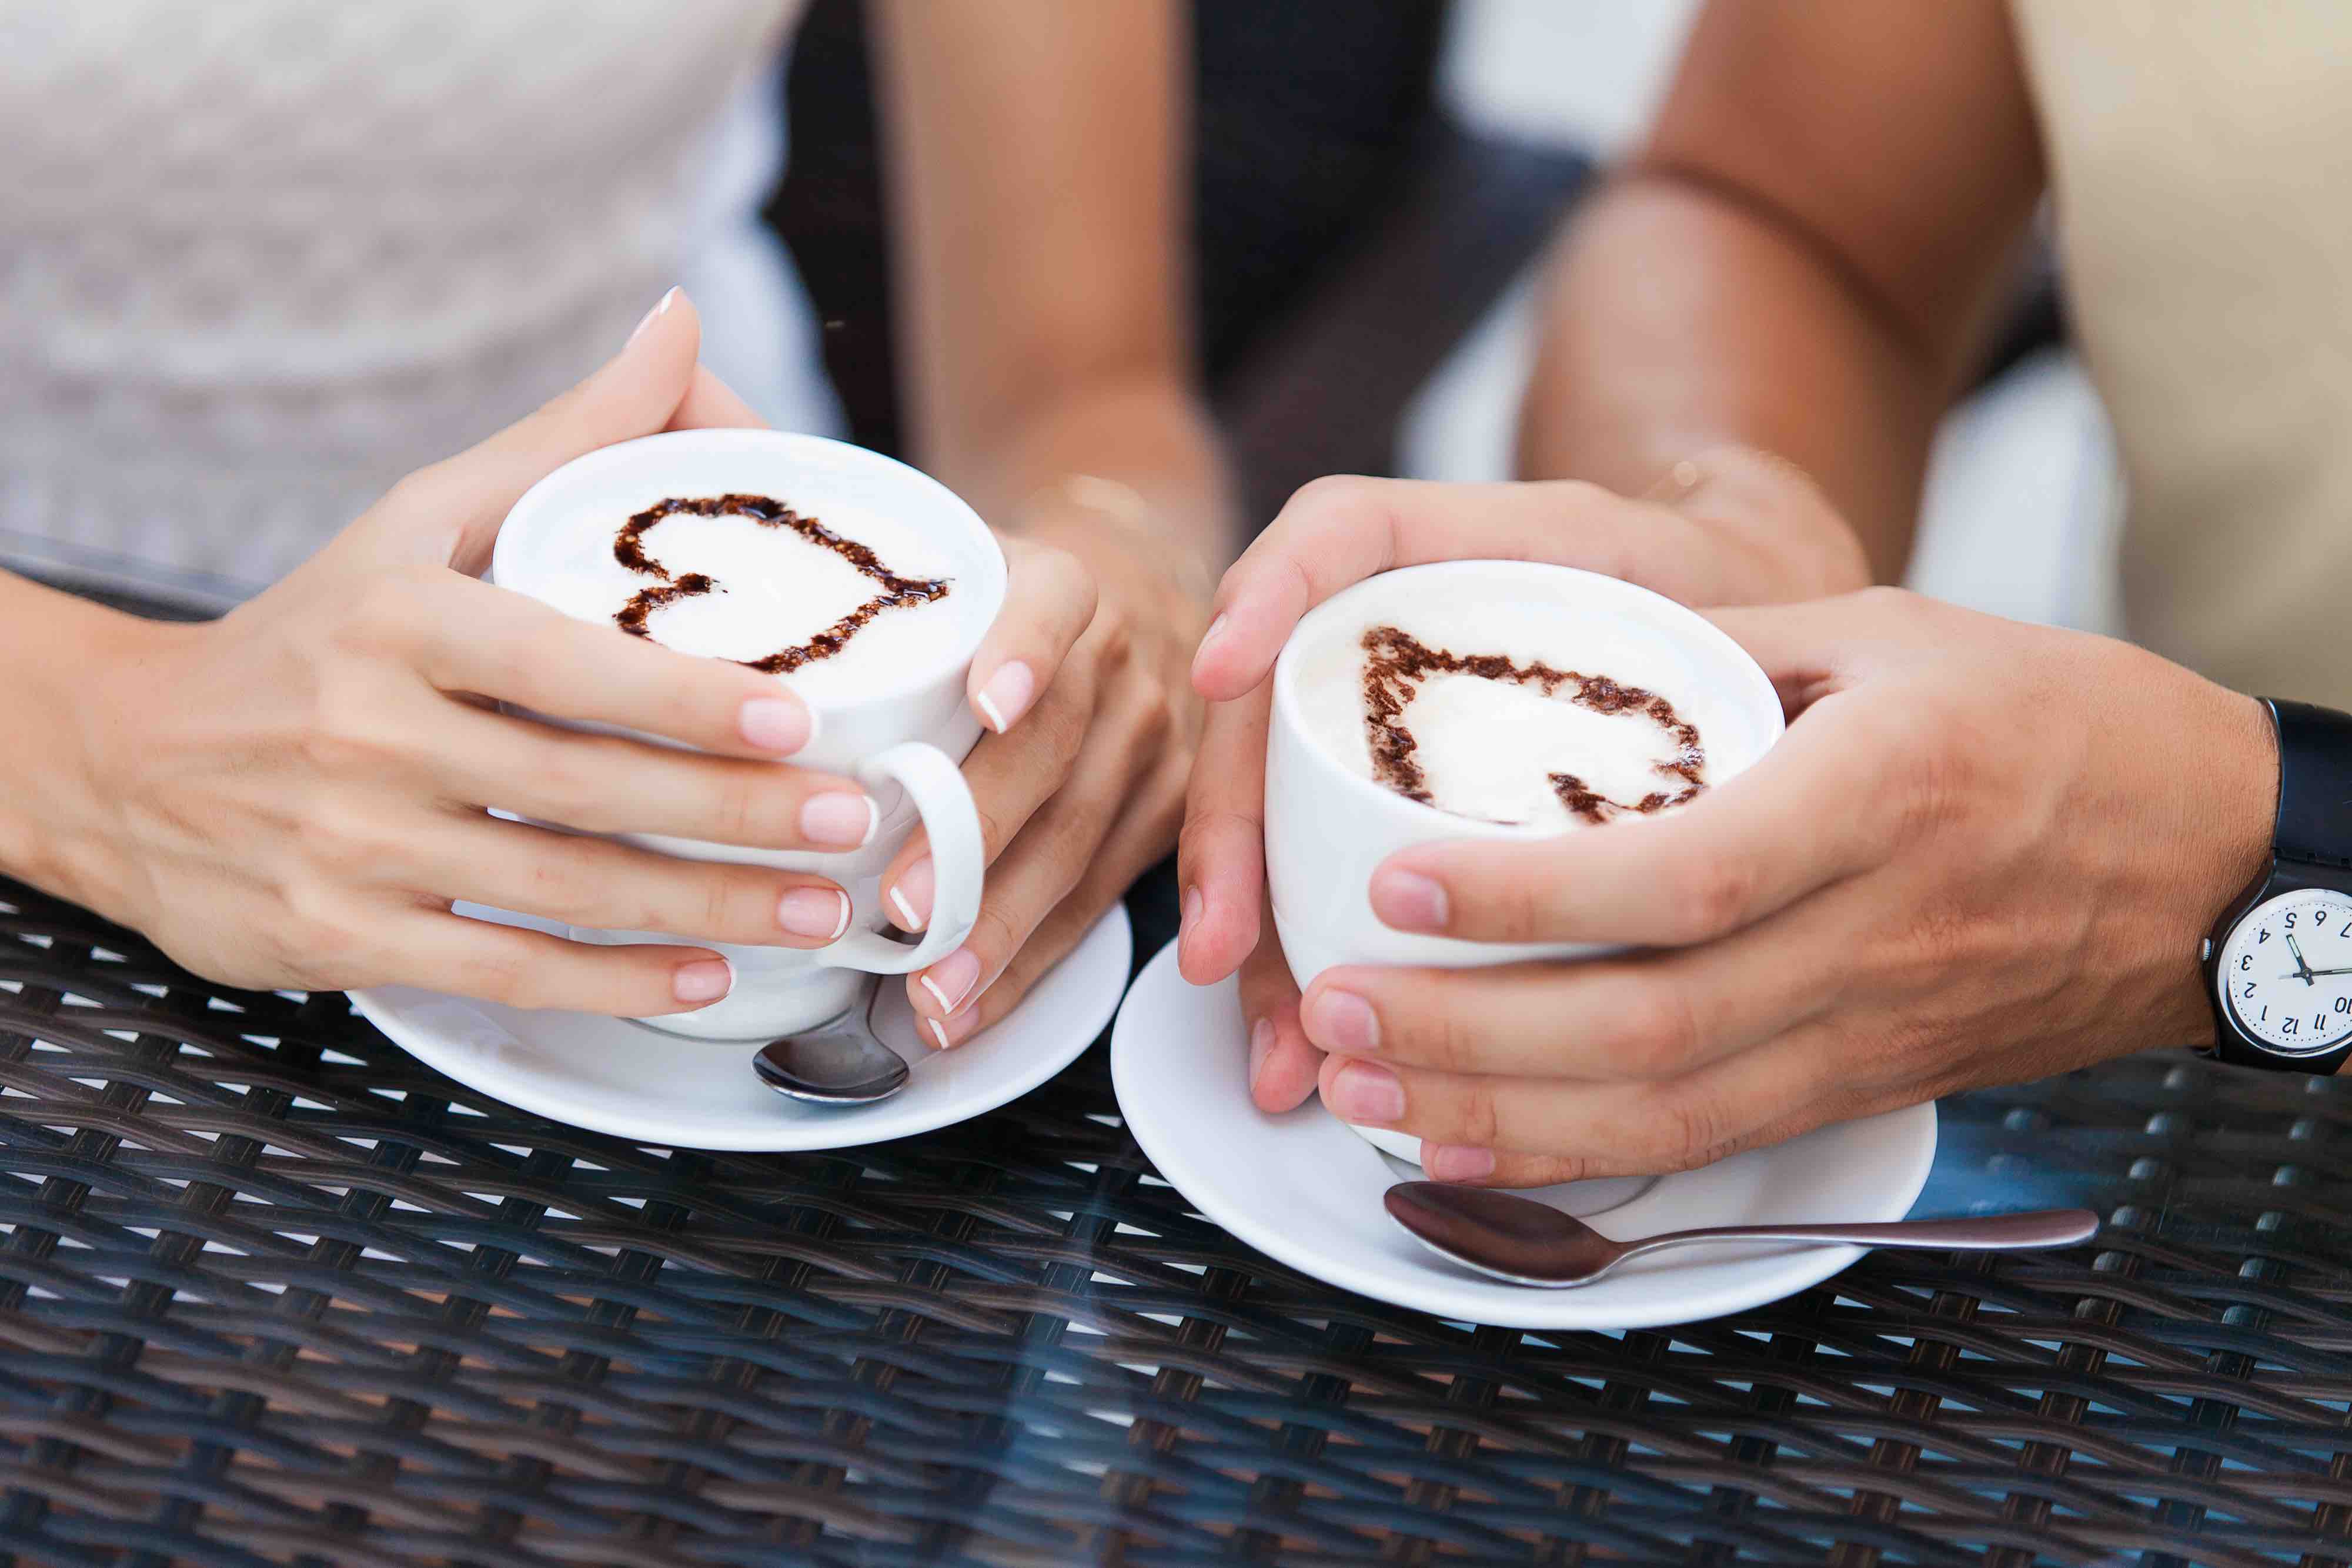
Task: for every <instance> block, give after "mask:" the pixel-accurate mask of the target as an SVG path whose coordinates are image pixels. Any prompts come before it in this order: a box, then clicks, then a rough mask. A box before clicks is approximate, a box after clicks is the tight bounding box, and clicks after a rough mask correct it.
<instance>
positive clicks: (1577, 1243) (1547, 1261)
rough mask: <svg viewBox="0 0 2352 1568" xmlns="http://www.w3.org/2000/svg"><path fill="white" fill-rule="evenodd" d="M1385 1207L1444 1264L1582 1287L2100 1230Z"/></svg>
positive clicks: (2005, 1247)
mask: <svg viewBox="0 0 2352 1568" xmlns="http://www.w3.org/2000/svg"><path fill="white" fill-rule="evenodd" d="M1383 1201H1384V1202H1385V1203H1386V1204H1387V1205H1388V1211H1389V1214H1390V1216H1391V1218H1394V1219H1395V1220H1396V1222H1397V1223H1398V1224H1399V1225H1402V1226H1403V1227H1404V1228H1405V1229H1406V1230H1408V1231H1410V1232H1412V1236H1413V1238H1414V1239H1416V1240H1418V1241H1419V1242H1420V1243H1421V1244H1422V1245H1423V1246H1424V1247H1426V1248H1428V1249H1430V1250H1431V1251H1433V1252H1434V1253H1436V1254H1438V1255H1439V1256H1440V1257H1443V1258H1449V1259H1452V1260H1454V1262H1456V1263H1459V1264H1461V1265H1463V1267H1465V1268H1467V1269H1475V1270H1477V1271H1478V1272H1479V1273H1481V1274H1486V1275H1491V1276H1492V1277H1493V1278H1495V1279H1497V1280H1507V1281H1510V1282H1511V1283H1512V1284H1515V1285H1538V1286H1541V1287H1543V1288H1545V1289H1548V1290H1555V1291H1559V1290H1568V1289H1570V1288H1572V1287H1574V1286H1578V1285H1589V1284H1591V1282H1592V1281H1595V1280H1598V1279H1600V1278H1601V1276H1602V1275H1603V1274H1606V1273H1608V1272H1609V1271H1610V1270H1612V1269H1614V1268H1615V1267H1617V1265H1618V1264H1620V1263H1622V1262H1623V1261H1625V1260H1627V1259H1628V1258H1638V1257H1640V1256H1641V1255H1642V1254H1643V1253H1645V1252H1655V1251H1658V1250H1659V1249H1662V1248H1666V1247H1688V1246H1691V1245H1694V1244H1696V1243H1698V1242H1703V1241H1716V1242H1721V1241H1822V1242H1837V1243H1843V1244H1845V1245H1849V1246H1857V1247H1913V1248H1927V1249H1934V1250H1937V1251H1943V1252H1950V1251H1964V1252H1989V1251H2010V1250H2013V1249H2031V1248H2038V1247H2072V1246H2074V1244H2075V1243H2076V1242H2078V1241H2087V1240H2089V1239H2091V1238H2092V1236H2094V1235H2095V1234H2096V1233H2097V1231H2098V1228H2099V1217H2098V1216H2097V1215H2095V1214H2093V1213H2092V1212H2091V1211H2090V1210H2089V1209H2087V1208H2042V1209H2035V1210H2032V1212H2030V1213H2023V1214H1990V1215H1985V1216H1983V1217H1981V1218H1968V1219H1898V1220H1886V1221H1881V1222H1877V1223H1872V1224H1861V1225H1723V1226H1717V1227H1715V1228H1712V1229H1706V1230H1670V1231H1667V1232H1666V1233H1664V1235H1660V1236H1644V1237H1642V1238H1640V1239H1637V1240H1633V1241H1612V1240H1611V1239H1609V1238H1607V1237H1606V1236H1603V1235H1601V1232H1599V1231H1597V1230H1595V1229H1593V1228H1591V1226H1589V1225H1587V1224H1585V1223H1584V1221H1582V1220H1580V1219H1578V1218H1575V1217H1574V1216H1573V1215H1567V1214H1562V1213H1561V1212H1560V1211H1559V1209H1556V1208H1554V1207H1551V1206H1550V1205H1549V1204H1542V1203H1538V1202H1537V1201H1536V1200H1535V1199H1533V1198H1531V1197H1519V1196H1518V1195H1517V1194H1516V1193H1508V1192H1496V1191H1494V1190H1493V1189H1491V1188H1486V1187H1475V1186H1449V1185H1447V1184H1445V1183H1443V1182H1433V1181H1407V1182H1399V1183H1398V1184H1397V1185H1396V1186H1392V1187H1391V1188H1389V1190H1388V1193H1387V1195H1386V1197H1384V1199H1383Z"/></svg>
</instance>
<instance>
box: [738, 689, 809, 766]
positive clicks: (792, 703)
mask: <svg viewBox="0 0 2352 1568" xmlns="http://www.w3.org/2000/svg"><path fill="white" fill-rule="evenodd" d="M735 728H736V730H737V731H738V732H739V733H740V734H741V736H742V737H743V744H744V745H746V746H755V747H759V748H760V749H761V751H767V752H772V753H774V754H775V755H776V756H778V757H789V756H790V755H792V754H793V752H795V751H798V750H799V749H800V748H801V747H803V746H806V745H807V744H808V743H809V742H810V741H812V740H814V739H815V738H816V715H815V714H814V713H812V712H810V711H809V708H808V706H807V705H805V704H804V703H803V702H802V701H801V700H800V699H799V698H798V697H753V698H752V699H751V701H750V702H747V703H745V704H744V705H743V706H742V707H741V708H740V710H739V711H738V712H737V713H736V715H735Z"/></svg>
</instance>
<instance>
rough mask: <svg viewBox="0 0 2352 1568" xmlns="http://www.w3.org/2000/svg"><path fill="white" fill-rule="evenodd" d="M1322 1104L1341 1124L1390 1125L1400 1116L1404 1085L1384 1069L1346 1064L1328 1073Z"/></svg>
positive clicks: (1402, 1107)
mask: <svg viewBox="0 0 2352 1568" xmlns="http://www.w3.org/2000/svg"><path fill="white" fill-rule="evenodd" d="M1323 1103H1325V1104H1327V1105H1328V1106H1330V1107H1331V1113H1332V1114H1333V1115H1335V1116H1338V1117H1339V1120H1341V1121H1343V1122H1393V1121H1396V1120H1397V1119H1398V1118H1400V1117H1402V1115H1403V1114H1404V1085H1403V1084H1402V1083H1400V1082H1397V1075H1396V1074H1395V1073H1393V1072H1391V1071H1389V1070H1388V1069H1387V1068H1385V1067H1379V1066H1375V1065H1374V1064H1372V1063H1371V1062H1369V1061H1350V1062H1349V1063H1347V1064H1346V1065H1345V1066H1343V1067H1341V1068H1340V1069H1339V1071H1337V1072H1334V1073H1333V1074H1331V1083H1330V1086H1329V1087H1328V1088H1327V1089H1325V1090H1324V1091H1323Z"/></svg>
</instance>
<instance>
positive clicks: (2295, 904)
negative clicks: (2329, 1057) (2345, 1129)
mask: <svg viewBox="0 0 2352 1568" xmlns="http://www.w3.org/2000/svg"><path fill="white" fill-rule="evenodd" d="M2214 984H2215V985H2216V986H2217V987H2218V988H2220V990H2221V1002H2222V1005H2223V1006H2224V1007H2226V1008H2228V1009H2229V1011H2230V1016H2231V1018H2233V1019H2236V1020H2237V1023H2238V1028H2239V1029H2240V1030H2242V1032H2243V1033H2244V1034H2245V1036H2246V1037H2247V1038H2248V1039H2249V1040H2252V1041H2253V1042H2254V1043H2255V1044H2257V1045H2259V1046H2261V1047H2262V1048H2263V1050H2265V1051H2272V1052H2274V1053H2276V1054H2278V1055H2281V1056H2316V1055H2318V1054H2320V1053H2321V1052H2323V1051H2333V1050H2334V1049H2335V1048H2336V1047H2337V1046H2339V1045H2342V1044H2343V1043H2344V1042H2345V1040H2347V1038H2352V895H2347V894H2341V893H2336V892H2334V891H2332V890H2330V889H2326V888H2305V889H2304V890H2302V891H2301V892H2298V893H2283V894H2279V895H2278V896H2277V897H2275V898H2272V899H2266V900H2264V901H2263V903H2261V904H2257V905H2255V906H2254V907H2253V908H2252V909H2251V910H2248V911H2247V912H2246V914H2245V916H2244V917H2243V918H2242V919H2241V920H2240V921H2239V922H2238V924H2237V925H2234V926H2232V927H2231V931H2230V935H2229V938H2228V939H2227V940H2226V941H2225V942H2224V943H2223V944H2222V946H2221V967H2220V969H2219V971H2218V973H2217V974H2216V975H2215V977H2214Z"/></svg>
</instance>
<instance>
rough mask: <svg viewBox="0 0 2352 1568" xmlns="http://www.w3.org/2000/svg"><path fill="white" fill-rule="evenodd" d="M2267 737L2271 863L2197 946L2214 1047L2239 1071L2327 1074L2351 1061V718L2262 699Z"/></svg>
mask: <svg viewBox="0 0 2352 1568" xmlns="http://www.w3.org/2000/svg"><path fill="white" fill-rule="evenodd" d="M2263 706H2265V707H2267V708H2269V709H2270V714H2271V720H2272V722H2273V724H2275V725H2276V726H2277V727H2278V747H2279V803H2278V824H2277V826H2276V827H2275V828H2273V830H2272V832H2271V863H2270V865H2269V867H2268V869H2266V870H2265V871H2263V873H2262V874H2261V875H2259V876H2257V877H2255V878H2254V880H2253V882H2252V883H2251V884H2250V885H2249V886H2248V887H2247V888H2246V891H2245V892H2243V893H2242V894H2239V895H2238V896H2237V898H2236V899H2235V900H2234V901H2232V902H2231V905H2230V907H2229V908H2228V909H2226V910H2224V911H2222V913H2221V919H2220V920H2219V921H2217V922H2216V923H2215V924H2214V926H2213V934H2212V935H2211V936H2208V937H2207V938H2206V939H2205V950H2204V961H2205V977H2206V980H2207V982H2208V983H2209V984H2210V986H2211V988H2212V991H2211V995H2212V999H2213V1019H2214V1024H2215V1026H2216V1027H2215V1030H2214V1042H2213V1044H2212V1045H2211V1046H2210V1048H2203V1049H2204V1054H2206V1055H2208V1056H2213V1057H2218V1058H2219V1059H2220V1060H2221V1061H2231V1062H2237V1063H2240V1064H2242V1065H2243V1066H2248V1067H2272V1068H2277V1069H2280V1070H2282V1071H2290V1072H2333V1071H2336V1069H2337V1068H2338V1067H2340V1066H2342V1065H2343V1062H2344V1059H2345V1058H2346V1057H2347V1056H2352V716H2347V715H2345V714H2340V713H2337V712H2336V711H2335V710H2334V709H2332V708H2324V707H2313V706H2310V705H2309V704H2307V703H2291V702H2281V701H2278V700H2276V699H2274V698H2273V699H2266V700H2265V701H2264V703H2263Z"/></svg>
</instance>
